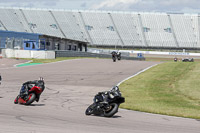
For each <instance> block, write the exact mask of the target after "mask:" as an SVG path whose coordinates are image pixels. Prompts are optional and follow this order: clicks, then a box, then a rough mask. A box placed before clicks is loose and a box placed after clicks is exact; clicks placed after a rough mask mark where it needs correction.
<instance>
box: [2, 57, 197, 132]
mask: <svg viewBox="0 0 200 133" xmlns="http://www.w3.org/2000/svg"><path fill="white" fill-rule="evenodd" d="M2 62H3V60H1V63H2ZM7 62H8V61H7ZM7 62H4V63H5V64H6V63H7ZM15 63H16V62H15ZM154 64H156V62H145V61H124V60H122V61H119V62H116V63H114V62H112V61H111V60H108V59H77V60H68V61H64V62H59V63H51V64H43V65H37V66H27V67H20V68H14V67H12V68H8V69H5V67H1V65H0V73H1V75H2V77H3V82H2V84H1V86H0V133H101V132H104V133H105V132H108V133H111V132H114V133H122V132H123V133H133V132H134V133H199V132H200V131H199V129H200V121H198V120H194V119H185V118H178V117H171V116H163V115H155V114H149V113H142V112H137V111H128V110H124V109H119V112H118V113H117V114H116V115H115V116H114V117H113V118H104V117H97V116H85V114H84V113H85V109H86V108H87V107H88V106H89V105H90V104H91V103H92V99H93V96H94V95H95V94H96V93H97V92H98V91H106V90H109V89H110V88H111V87H112V86H114V85H116V84H117V83H118V82H120V81H121V80H123V79H125V78H127V77H129V76H131V75H133V74H135V73H137V72H138V71H141V70H143V69H145V68H147V67H149V66H151V65H154ZM10 65H11V64H10ZM10 65H8V66H9V67H10ZM4 66H5V65H4ZM40 76H42V77H44V78H45V81H46V82H45V83H46V89H45V91H44V92H43V94H42V95H41V99H40V101H39V102H38V103H36V102H34V103H33V105H32V106H23V105H15V104H13V101H14V99H15V97H16V96H17V95H18V93H19V90H20V86H21V84H22V83H23V82H25V81H27V80H34V79H37V78H38V77H40ZM120 89H123V88H120Z"/></svg>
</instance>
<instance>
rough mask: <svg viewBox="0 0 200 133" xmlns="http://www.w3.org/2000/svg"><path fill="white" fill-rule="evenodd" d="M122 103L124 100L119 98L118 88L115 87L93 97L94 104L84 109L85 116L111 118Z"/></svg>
mask: <svg viewBox="0 0 200 133" xmlns="http://www.w3.org/2000/svg"><path fill="white" fill-rule="evenodd" d="M124 102H125V98H124V97H122V96H121V92H120V91H119V88H118V86H115V87H113V88H112V89H111V90H110V91H106V92H99V93H98V94H97V95H95V97H94V103H93V104H92V105H90V106H89V107H88V108H87V109H86V111H85V114H86V115H91V114H94V115H99V116H105V117H112V116H113V115H114V114H116V113H117V112H118V108H119V105H120V104H121V103H124Z"/></svg>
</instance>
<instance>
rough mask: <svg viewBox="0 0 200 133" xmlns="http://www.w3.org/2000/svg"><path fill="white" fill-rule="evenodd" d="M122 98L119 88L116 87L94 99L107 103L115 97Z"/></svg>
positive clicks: (100, 93)
mask: <svg viewBox="0 0 200 133" xmlns="http://www.w3.org/2000/svg"><path fill="white" fill-rule="evenodd" d="M117 95H118V96H121V93H120V91H119V88H118V86H114V87H113V88H111V90H109V91H104V92H99V93H98V94H97V95H96V96H95V97H94V99H95V100H99V101H101V103H107V102H108V100H109V99H113V98H114V97H115V96H117Z"/></svg>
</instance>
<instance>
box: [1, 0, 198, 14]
mask: <svg viewBox="0 0 200 133" xmlns="http://www.w3.org/2000/svg"><path fill="white" fill-rule="evenodd" d="M0 7H24V8H42V9H43V8H46V9H66V10H106V11H136V12H176V13H200V8H199V7H200V0H0Z"/></svg>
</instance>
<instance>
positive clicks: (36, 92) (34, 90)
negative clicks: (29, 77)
mask: <svg viewBox="0 0 200 133" xmlns="http://www.w3.org/2000/svg"><path fill="white" fill-rule="evenodd" d="M28 86H29V87H30V85H28ZM42 92H43V89H42V88H40V87H38V86H33V87H31V89H30V90H29V91H28V98H26V99H24V98H22V97H21V96H20V95H19V96H18V97H17V98H16V99H15V101H14V103H15V104H17V103H19V104H23V105H30V104H31V103H33V102H34V101H37V102H38V101H39V98H40V95H41V93H42Z"/></svg>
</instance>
